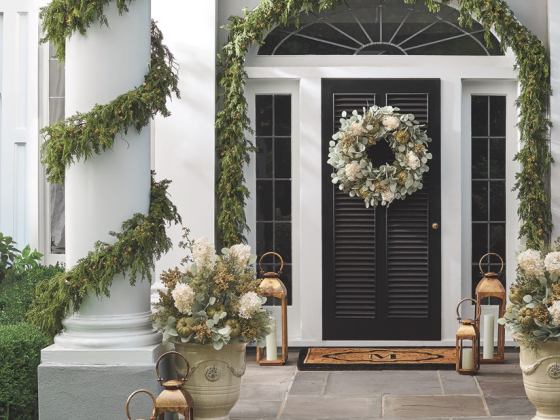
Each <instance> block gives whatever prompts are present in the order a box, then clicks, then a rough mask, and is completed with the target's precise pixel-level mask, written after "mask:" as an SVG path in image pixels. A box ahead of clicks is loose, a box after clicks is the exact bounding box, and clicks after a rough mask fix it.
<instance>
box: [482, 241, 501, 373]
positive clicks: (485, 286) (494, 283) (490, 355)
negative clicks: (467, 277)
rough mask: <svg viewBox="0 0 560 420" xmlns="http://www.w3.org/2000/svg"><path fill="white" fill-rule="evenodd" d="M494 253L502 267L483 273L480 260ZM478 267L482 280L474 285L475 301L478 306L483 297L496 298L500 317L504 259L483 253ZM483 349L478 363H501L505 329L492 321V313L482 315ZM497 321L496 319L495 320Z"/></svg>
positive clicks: (499, 316)
mask: <svg viewBox="0 0 560 420" xmlns="http://www.w3.org/2000/svg"><path fill="white" fill-rule="evenodd" d="M490 255H495V256H496V257H498V258H499V259H500V262H501V263H502V268H501V269H500V272H499V273H493V272H488V273H485V272H484V271H483V270H482V260H484V258H486V257H488V256H490ZM478 267H479V268H480V274H481V275H482V280H481V281H480V283H478V285H477V286H476V301H477V303H478V305H479V308H480V307H481V304H482V299H485V298H496V299H497V300H499V304H498V318H502V317H503V316H504V314H505V311H506V290H505V288H504V286H503V285H502V282H501V281H500V280H499V277H500V275H501V274H502V272H503V271H504V260H503V259H502V257H500V256H499V255H498V254H495V253H493V252H491V253H488V254H486V255H484V256H483V257H482V258H481V259H480V262H479V263H478ZM484 318H485V319H484V328H485V329H484V331H483V333H484V334H483V337H484V342H483V346H484V350H483V353H482V354H481V359H480V363H502V362H503V361H504V348H505V341H506V331H505V326H504V325H498V324H497V323H496V322H494V316H493V315H485V316H484ZM496 321H497V320H496ZM495 325H498V346H497V349H496V350H495V347H494V328H495ZM478 327H479V331H480V323H479V324H478Z"/></svg>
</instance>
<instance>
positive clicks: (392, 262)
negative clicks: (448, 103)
mask: <svg viewBox="0 0 560 420" xmlns="http://www.w3.org/2000/svg"><path fill="white" fill-rule="evenodd" d="M371 105H378V106H386V105H390V106H393V107H398V108H400V113H411V114H414V115H415V117H416V120H418V121H419V122H420V123H422V124H425V127H423V129H426V130H427V133H428V136H429V137H430V138H431V139H432V142H431V143H430V144H429V151H430V153H432V155H433V158H432V159H431V160H429V161H428V166H429V167H430V170H429V172H427V173H426V174H424V180H423V184H424V188H423V189H422V190H420V191H417V192H415V193H414V194H412V195H410V196H407V198H406V199H405V200H397V201H394V202H393V203H392V204H391V205H390V207H389V208H388V209H387V208H386V207H384V206H378V207H377V208H372V207H370V208H366V207H365V204H364V201H363V200H362V199H361V198H359V197H349V196H348V195H347V194H344V193H343V192H341V191H340V190H339V189H338V185H333V184H332V182H331V176H330V175H331V173H332V169H333V168H332V166H330V165H329V164H328V163H327V159H328V145H329V141H330V140H331V136H332V134H333V133H335V132H336V131H337V130H338V127H339V125H340V123H339V120H340V117H341V114H342V112H343V111H346V112H348V113H349V114H350V113H351V112H352V111H353V110H355V109H356V110H358V112H360V113H361V112H362V108H363V107H367V106H371ZM322 113H323V114H322V115H323V116H322V150H323V156H322V158H323V171H322V179H323V181H322V184H323V186H322V204H323V206H322V207H323V214H322V217H323V339H324V340H440V339H441V302H440V300H441V284H440V281H441V268H440V259H441V257H440V248H441V238H440V230H439V223H440V81H439V80H437V79H406V80H400V79H399V80H397V79H389V80H387V79H385V80H379V79H359V80H357V79H352V80H343V79H324V80H323V82H322ZM369 152H370V153H369V155H370V157H371V159H372V162H373V165H374V166H379V165H382V164H385V163H386V162H391V161H392V160H394V157H393V154H392V153H391V152H390V149H389V147H388V146H387V145H386V143H385V142H379V143H378V144H377V145H376V146H373V147H371V148H370V149H369Z"/></svg>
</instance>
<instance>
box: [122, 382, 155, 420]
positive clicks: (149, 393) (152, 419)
mask: <svg viewBox="0 0 560 420" xmlns="http://www.w3.org/2000/svg"><path fill="white" fill-rule="evenodd" d="M140 392H145V393H146V394H148V395H149V396H150V397H151V398H152V402H153V410H152V415H151V416H150V419H149V420H156V399H155V397H154V395H153V394H152V393H151V392H150V391H148V390H145V389H139V390H137V391H134V392H133V393H132V394H130V396H129V397H128V399H127V400H126V418H127V419H128V420H133V419H132V417H130V411H128V406H129V405H130V400H132V397H134V396H135V395H136V394H138V393H140ZM138 420H143V419H138Z"/></svg>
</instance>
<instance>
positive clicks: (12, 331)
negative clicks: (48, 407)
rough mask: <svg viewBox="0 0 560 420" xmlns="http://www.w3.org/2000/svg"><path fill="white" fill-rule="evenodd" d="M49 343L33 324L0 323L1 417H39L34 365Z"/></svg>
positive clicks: (15, 419)
mask: <svg viewBox="0 0 560 420" xmlns="http://www.w3.org/2000/svg"><path fill="white" fill-rule="evenodd" d="M49 343H50V338H49V337H47V336H46V335H44V334H43V333H42V332H41V330H39V328H37V327H35V326H33V325H29V324H26V323H24V322H20V323H19V324H14V325H0V355H2V356H1V358H0V418H2V419H5V420H34V419H38V417H39V415H38V399H37V396H38V390H37V366H39V363H40V361H41V349H43V348H44V347H46V346H47V345H49Z"/></svg>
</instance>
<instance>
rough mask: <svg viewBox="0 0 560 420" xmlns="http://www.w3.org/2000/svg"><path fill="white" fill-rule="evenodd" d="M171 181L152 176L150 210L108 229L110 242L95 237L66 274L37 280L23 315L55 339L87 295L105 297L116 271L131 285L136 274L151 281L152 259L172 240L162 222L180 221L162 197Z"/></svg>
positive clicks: (161, 252) (167, 200)
mask: <svg viewBox="0 0 560 420" xmlns="http://www.w3.org/2000/svg"><path fill="white" fill-rule="evenodd" d="M169 183H170V181H167V180H163V181H161V182H157V183H156V182H155V181H154V180H153V176H152V188H151V195H150V211H149V213H148V214H147V215H145V214H141V213H136V214H135V215H134V216H133V217H132V218H131V219H129V220H127V221H125V222H124V223H123V224H122V232H109V234H110V235H111V236H113V237H114V238H115V243H113V244H109V243H106V242H101V241H98V242H96V243H95V246H94V250H93V251H90V252H89V253H88V255H87V256H86V257H84V258H82V259H80V260H78V262H77V263H76V264H75V265H74V266H73V267H72V268H71V269H70V270H69V271H67V272H63V273H59V274H58V275H57V276H55V277H53V278H49V279H44V280H42V281H40V282H39V283H38V284H37V287H36V295H35V299H34V300H33V303H32V305H31V309H30V311H29V312H28V314H27V319H28V321H29V322H30V323H31V324H33V325H36V326H38V327H39V328H40V329H41V330H42V331H43V332H44V333H45V334H47V335H49V336H51V337H54V336H55V335H56V334H58V333H59V332H60V331H61V330H62V319H63V318H64V316H65V315H66V313H67V312H68V311H71V310H72V311H74V312H77V311H78V310H79V309H80V305H81V304H82V301H83V299H84V297H85V296H86V295H96V296H107V297H109V296H110V291H109V287H110V285H111V283H112V282H113V278H114V277H115V276H117V275H123V276H125V277H128V279H129V281H130V284H135V283H136V279H137V277H138V276H140V278H141V279H142V280H144V279H148V280H149V281H151V280H152V270H153V269H154V259H159V258H160V257H161V256H162V255H163V254H165V253H166V252H167V251H169V250H170V249H171V248H172V246H173V244H172V242H171V239H169V238H168V237H167V234H166V232H165V227H166V225H167V224H169V223H171V222H173V223H181V216H179V214H178V213H177V208H176V207H175V206H174V205H173V203H171V201H170V200H169V198H168V197H167V187H168V186H169Z"/></svg>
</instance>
